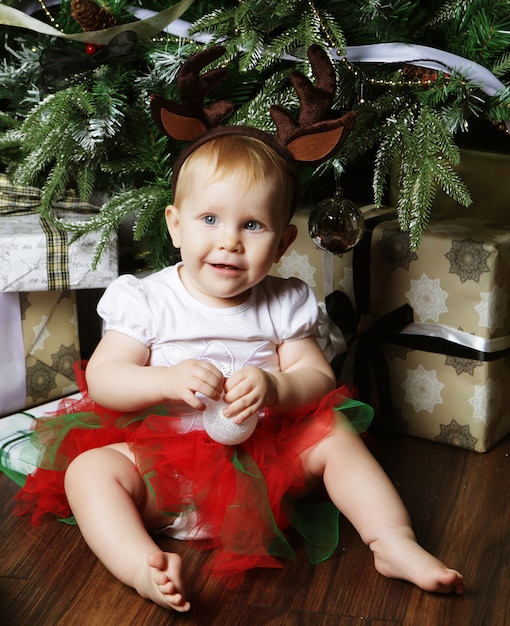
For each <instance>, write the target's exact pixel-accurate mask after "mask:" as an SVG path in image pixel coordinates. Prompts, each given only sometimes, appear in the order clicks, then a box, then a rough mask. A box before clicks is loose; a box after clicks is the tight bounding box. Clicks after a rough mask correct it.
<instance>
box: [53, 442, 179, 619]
mask: <svg viewBox="0 0 510 626" xmlns="http://www.w3.org/2000/svg"><path fill="white" fill-rule="evenodd" d="M65 490H66V495H67V499H68V501H69V504H70V506H71V510H72V512H73V514H74V516H75V518H76V521H77V523H78V526H79V527H80V530H81V532H82V534H83V537H84V539H85V541H86V542H87V544H88V545H89V547H90V548H91V550H92V551H93V552H94V553H95V555H96V556H97V557H98V558H99V559H100V560H101V561H102V562H103V564H104V565H105V566H106V567H107V568H108V569H109V570H110V572H111V573H112V574H113V575H114V576H115V577H116V578H118V579H119V580H120V581H121V582H123V583H125V584H127V585H129V586H130V587H132V588H134V589H136V590H137V591H138V593H139V594H140V595H141V596H143V597H144V598H149V599H151V600H153V601H154V602H156V603H157V604H159V605H160V606H163V607H165V608H173V609H175V610H177V611H181V612H182V611H188V610H189V608H190V604H189V602H188V601H187V599H186V597H185V589H184V581H183V577H182V563H181V558H180V556H179V555H177V554H173V553H166V552H162V551H161V549H160V548H159V547H158V545H157V544H156V543H155V542H154V541H153V539H152V537H151V536H150V534H149V532H148V531H147V528H162V527H163V526H165V525H167V524H168V523H169V519H168V517H167V516H164V515H163V514H162V513H160V512H159V511H158V509H157V507H156V503H155V501H154V498H153V497H152V494H151V493H150V492H149V491H148V490H147V489H146V487H145V483H144V481H143V479H142V477H141V476H140V474H139V472H138V471H137V469H136V466H135V464H134V460H133V457H132V455H131V452H130V451H129V449H128V447H127V445H126V444H115V445H112V446H106V447H104V448H97V449H94V450H89V451H88V452H84V453H83V454H81V455H80V456H78V457H77V458H76V459H75V460H74V461H73V462H72V463H71V464H70V465H69V467H68V469H67V472H66V476H65Z"/></svg>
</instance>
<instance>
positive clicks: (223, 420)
mask: <svg viewBox="0 0 510 626" xmlns="http://www.w3.org/2000/svg"><path fill="white" fill-rule="evenodd" d="M226 406H227V404H226V403H225V402H223V400H220V401H218V402H209V403H208V405H207V408H206V409H205V411H204V412H203V415H202V419H203V421H204V428H205V431H206V433H207V434H208V435H209V437H210V438H211V439H213V440H214V441H217V442H218V443H222V444H224V445H227V446H235V445H237V444H238V443H242V442H243V441H246V439H248V437H250V436H251V434H252V433H253V431H254V430H255V428H256V427H257V422H258V419H259V418H258V415H257V414H256V413H255V414H254V415H252V416H251V417H248V418H247V419H245V420H244V422H243V423H242V424H236V423H235V422H234V420H233V419H232V418H231V417H225V416H224V415H223V410H224V409H225V407H226Z"/></svg>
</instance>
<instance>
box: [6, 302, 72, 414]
mask: <svg viewBox="0 0 510 626" xmlns="http://www.w3.org/2000/svg"><path fill="white" fill-rule="evenodd" d="M0 338H1V341H0V343H1V345H2V353H1V354H0V415H6V414H9V413H12V412H13V411H16V410H22V409H24V408H28V407H32V406H35V405H37V404H41V403H43V402H47V401H48V400H51V399H54V398H60V397H62V396H63V395H66V394H69V393H72V392H73V391H76V389H77V385H76V380H75V375H74V370H73V365H74V363H75V362H76V361H78V360H79V359H80V343H79V336H78V323H77V312H76V292H74V291H47V292H30V293H26V292H23V293H19V294H17V293H0Z"/></svg>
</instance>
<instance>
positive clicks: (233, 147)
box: [174, 135, 297, 219]
mask: <svg viewBox="0 0 510 626" xmlns="http://www.w3.org/2000/svg"><path fill="white" fill-rule="evenodd" d="M197 170H199V171H200V174H201V177H202V178H201V180H203V182H208V183H210V182H213V181H216V180H220V179H222V178H227V177H229V176H233V175H234V176H238V177H239V179H240V180H241V181H242V182H243V183H244V184H245V187H246V189H248V188H249V187H251V186H252V185H254V184H259V183H264V184H266V185H267V186H268V187H269V188H270V189H271V188H272V189H274V190H275V191H276V193H277V194H279V196H280V200H281V209H282V211H285V212H286V213H287V216H288V218H289V219H290V217H291V215H292V213H293V211H294V204H295V197H296V195H297V189H296V177H295V175H293V172H292V170H291V167H290V166H289V165H288V164H287V163H286V161H285V160H284V159H283V158H282V157H281V156H280V155H279V154H278V153H276V152H275V151H274V150H273V149H272V148H271V147H270V146H268V145H267V144H265V143H264V142H263V141H260V140H259V139H256V138H254V137H249V136H246V135H227V136H222V137H218V138H216V139H211V140H210V141H208V142H207V143H204V144H203V145H201V146H200V147H198V148H197V149H196V150H195V151H194V152H192V153H191V154H190V155H189V157H188V158H187V159H186V160H185V161H184V163H183V164H182V167H181V169H180V171H179V178H178V181H177V185H176V189H175V197H174V205H175V206H177V207H178V206H179V205H180V203H181V201H182V199H183V197H185V196H186V195H187V193H188V186H189V184H190V179H191V176H190V173H191V172H196V171H197Z"/></svg>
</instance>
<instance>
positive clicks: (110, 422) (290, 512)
mask: <svg viewBox="0 0 510 626" xmlns="http://www.w3.org/2000/svg"><path fill="white" fill-rule="evenodd" d="M83 381H84V379H83V378H82V384H84V382H83ZM337 410H342V411H343V412H344V413H345V414H346V415H347V416H348V417H349V418H351V419H350V421H351V423H353V425H354V428H355V429H356V430H357V431H358V432H363V431H364V430H366V428H367V426H368V425H369V423H370V420H371V418H372V410H371V408H370V407H368V406H367V405H365V404H362V403H360V402H358V401H357V400H354V399H352V398H350V397H349V390H348V389H347V388H345V387H342V388H340V389H337V390H335V391H334V392H332V393H331V394H329V395H328V396H326V397H325V398H324V399H323V400H322V401H320V402H318V403H315V404H313V405H309V406H306V407H303V408H302V409H301V410H298V411H293V412H290V413H288V414H285V415H282V414H278V415H271V414H269V415H267V416H266V417H264V419H263V421H262V422H261V423H260V424H259V425H258V427H257V428H256V430H255V432H254V433H253V435H252V436H251V437H250V438H249V439H248V440H247V441H245V442H244V443H242V444H239V445H236V446H225V445H222V444H219V443H216V442H214V441H213V440H211V439H210V438H209V436H208V435H207V434H206V433H205V431H192V432H190V433H187V434H181V433H179V432H177V428H176V424H177V422H178V420H176V419H175V418H172V417H171V416H169V415H168V413H167V412H165V407H151V408H150V409H147V410H146V411H145V412H144V413H136V414H124V413H116V412H114V411H109V410H107V409H105V408H104V407H101V406H100V405H98V404H96V403H94V402H93V401H92V400H91V399H90V397H89V396H88V395H87V392H86V390H85V389H83V393H82V398H81V399H80V400H73V401H66V400H63V401H62V403H61V405H60V407H59V411H58V413H57V415H55V416H52V417H49V418H42V419H38V420H37V421H36V426H35V429H34V431H33V432H32V433H31V435H30V437H31V438H32V441H33V443H34V445H35V446H36V447H38V448H39V449H40V450H41V458H40V463H39V468H38V469H37V470H36V471H35V472H34V473H33V474H31V475H29V476H28V477H27V480H26V483H25V486H24V487H23V488H22V489H21V491H20V492H19V493H18V494H17V496H16V501H17V504H16V509H15V512H16V514H18V515H23V514H31V516H32V523H33V524H40V523H41V522H42V521H43V520H44V519H45V518H47V517H48V516H52V517H55V516H56V517H57V518H59V519H61V520H64V521H72V512H71V510H70V508H69V504H68V502H67V498H66V495H65V491H64V475H65V471H66V468H67V466H68V465H69V463H70V462H71V461H72V460H73V459H74V458H76V456H78V455H79V454H80V453H82V452H84V451H86V450H89V449H91V448H97V447H101V446H105V445H108V444H111V443H119V442H127V443H128V444H129V446H130V448H131V450H132V451H133V453H134V455H135V459H136V463H137V466H138V469H139V471H140V474H141V475H142V476H143V478H144V480H145V482H146V485H147V487H148V488H149V489H150V490H151V491H152V492H153V494H154V496H155V498H156V501H157V504H158V507H159V509H160V510H161V511H163V512H164V513H168V515H169V523H170V522H171V521H172V520H173V519H174V518H175V517H176V516H185V517H189V519H193V520H194V522H193V523H194V528H193V529H192V531H193V533H196V536H197V537H199V538H200V540H197V541H194V542H193V544H194V545H196V547H199V548H206V549H211V550H212V551H213V557H212V559H211V562H210V563H209V564H208V566H207V567H208V568H209V570H210V571H211V572H212V573H213V575H215V576H216V577H218V578H220V579H223V580H224V582H225V583H226V584H227V585H230V584H235V582H236V581H238V580H240V576H242V573H243V572H245V571H246V570H248V569H251V568H253V567H281V566H282V565H281V561H280V559H281V558H289V559H294V558H295V555H294V551H293V549H292V547H291V546H290V544H289V542H288V540H287V537H286V536H285V534H284V531H285V530H286V529H288V528H289V527H290V526H294V527H295V529H296V530H297V531H298V532H299V533H300V534H302V535H303V537H304V539H305V546H306V549H307V553H308V556H309V558H310V560H312V561H313V562H318V561H322V560H324V559H326V558H328V557H329V556H330V555H331V553H332V552H333V551H334V550H335V549H336V546H337V543H338V512H337V511H336V509H335V507H334V506H333V505H332V503H331V502H329V501H327V500H326V501H325V502H322V503H318V502H316V503H314V504H313V505H312V504H310V503H307V504H305V501H300V500H299V496H300V495H302V494H303V493H304V491H305V490H306V488H307V485H306V484H305V477H304V473H303V467H302V463H301V454H302V453H303V452H304V451H305V450H307V449H308V448H310V447H311V446H314V445H315V444H316V443H318V442H319V441H321V440H322V439H323V438H324V437H326V436H327V435H328V434H329V433H330V432H331V431H332V429H333V428H334V427H335V411H337ZM204 537H205V538H204Z"/></svg>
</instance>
